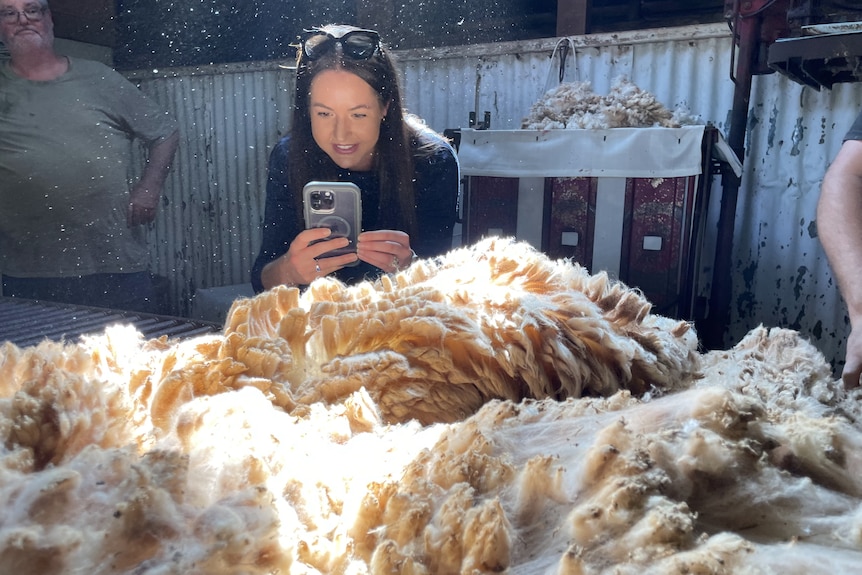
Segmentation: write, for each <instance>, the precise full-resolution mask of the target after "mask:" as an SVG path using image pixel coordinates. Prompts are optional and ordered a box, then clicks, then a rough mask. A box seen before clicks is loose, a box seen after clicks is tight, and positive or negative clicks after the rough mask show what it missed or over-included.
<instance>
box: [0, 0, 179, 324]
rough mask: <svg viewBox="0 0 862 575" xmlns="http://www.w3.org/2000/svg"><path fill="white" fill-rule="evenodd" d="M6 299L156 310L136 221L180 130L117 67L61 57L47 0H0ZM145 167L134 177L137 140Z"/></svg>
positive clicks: (0, 255)
mask: <svg viewBox="0 0 862 575" xmlns="http://www.w3.org/2000/svg"><path fill="white" fill-rule="evenodd" d="M0 40H2V41H3V43H4V44H5V45H6V47H7V48H8V50H9V53H10V55H11V59H10V60H8V61H5V62H0V271H2V273H3V295H5V296H10V295H11V296H18V297H28V298H35V299H49V300H59V301H66V302H70V303H78V304H85V305H97V306H102V307H116V308H124V309H137V310H141V311H155V309H154V307H153V294H152V286H151V284H150V281H149V273H148V271H147V268H148V251H147V246H146V241H145V229H144V226H143V224H147V223H149V222H152V221H153V219H154V218H155V211H156V208H157V206H158V203H159V200H160V198H161V195H162V190H163V187H164V182H165V178H166V176H167V173H168V170H169V169H170V163H171V161H172V159H173V157H174V154H175V152H176V148H177V144H178V141H179V135H178V132H177V126H176V123H175V121H174V120H173V119H172V118H171V117H170V116H169V115H168V114H167V113H166V112H165V111H163V110H160V109H159V108H158V107H157V106H155V104H154V103H153V102H152V101H151V100H149V99H148V98H146V97H145V95H144V94H143V93H142V92H141V91H140V90H139V89H138V88H137V87H135V86H134V85H133V84H131V83H130V82H129V81H127V80H126V79H125V78H124V77H123V76H121V75H120V74H118V73H117V72H116V71H114V70H113V69H111V68H109V67H107V66H104V65H103V64H100V63H98V62H92V61H89V60H82V59H77V58H69V57H65V56H62V55H59V54H57V53H56V52H55V50H54V47H53V43H54V42H53V40H54V35H53V22H52V19H51V12H50V9H49V8H48V6H47V3H46V2H45V0H0ZM138 141H139V142H142V143H143V144H144V146H145V147H146V148H147V152H148V153H147V163H146V166H145V168H144V170H143V174H142V176H141V178H140V180H138V181H137V182H133V181H132V178H131V176H132V174H133V173H134V171H135V170H134V168H135V166H134V165H133V164H132V161H133V160H132V158H133V145H136V142H138Z"/></svg>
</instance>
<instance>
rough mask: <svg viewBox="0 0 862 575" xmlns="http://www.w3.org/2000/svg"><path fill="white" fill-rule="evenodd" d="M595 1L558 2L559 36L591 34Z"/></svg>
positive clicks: (559, 0) (570, 0)
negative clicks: (591, 18) (591, 19)
mask: <svg viewBox="0 0 862 575" xmlns="http://www.w3.org/2000/svg"><path fill="white" fill-rule="evenodd" d="M592 9H593V0H557V36H582V35H584V34H589V33H590V11H592Z"/></svg>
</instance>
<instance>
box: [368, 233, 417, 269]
mask: <svg viewBox="0 0 862 575" xmlns="http://www.w3.org/2000/svg"><path fill="white" fill-rule="evenodd" d="M358 240H359V242H358V243H357V244H356V253H357V255H358V256H359V259H361V260H362V261H364V262H368V263H369V264H371V265H373V266H377V267H378V268H380V269H382V270H383V271H385V272H389V273H393V272H397V271H399V270H403V269H404V268H406V267H408V266H409V265H410V264H411V263H413V256H414V254H413V250H412V249H410V236H409V235H407V234H405V233H404V232H400V231H398V230H376V231H373V232H362V233H361V234H359V238H358Z"/></svg>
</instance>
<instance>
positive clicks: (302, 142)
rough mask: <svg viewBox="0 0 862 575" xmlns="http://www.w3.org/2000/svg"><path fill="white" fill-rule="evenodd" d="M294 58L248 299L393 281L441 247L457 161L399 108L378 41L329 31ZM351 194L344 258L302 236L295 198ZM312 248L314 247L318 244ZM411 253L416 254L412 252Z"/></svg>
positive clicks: (388, 60)
mask: <svg viewBox="0 0 862 575" xmlns="http://www.w3.org/2000/svg"><path fill="white" fill-rule="evenodd" d="M306 34H307V35H306V37H305V38H304V39H303V41H302V46H301V48H300V49H299V50H298V54H297V70H296V94H295V101H294V112H293V125H292V128H291V131H290V133H289V135H287V136H285V137H284V138H282V139H281V140H280V141H279V142H278V144H277V145H276V146H275V148H274V149H273V151H272V153H271V155H270V160H269V173H268V180H267V187H266V209H265V215H264V225H263V242H262V245H261V249H260V253H259V254H258V257H257V259H256V261H255V263H254V267H253V268H252V272H251V279H252V285H253V286H254V289H255V291H256V292H260V291H263V290H264V289H269V288H271V287H273V286H276V285H293V286H304V285H307V284H309V283H310V282H311V281H312V280H314V279H316V278H318V277H322V276H325V275H330V274H332V275H334V276H335V277H337V278H338V279H340V280H342V281H345V282H347V283H352V282H355V281H357V280H360V279H363V278H366V277H374V276H376V275H378V274H380V273H381V272H385V273H390V272H395V271H398V270H399V269H402V268H404V267H406V266H408V265H410V263H411V262H412V261H413V260H414V258H416V257H431V256H435V255H439V254H441V253H444V252H446V251H448V250H449V249H450V248H451V246H452V229H453V226H454V224H455V217H456V202H457V195H458V183H459V173H458V161H457V159H456V157H455V152H454V151H453V150H452V147H451V146H450V145H449V144H448V143H447V142H446V141H445V139H443V138H442V137H441V136H440V135H439V134H437V133H436V132H434V131H432V130H430V129H429V128H427V127H426V126H424V124H423V123H422V122H421V121H420V120H418V119H417V118H415V117H412V116H410V115H408V114H406V113H405V112H404V110H403V107H402V102H401V92H400V89H399V85H398V76H397V72H396V69H395V66H394V64H393V62H392V57H391V55H390V54H389V52H388V51H387V49H386V48H385V46H383V45H382V44H381V42H380V37H379V36H378V34H377V32H374V31H372V30H362V29H359V28H354V27H352V26H343V25H329V26H325V27H323V28H315V29H313V30H310V31H307V33H306ZM311 181H346V182H353V183H355V184H357V185H358V186H359V189H360V190H361V200H362V227H363V229H364V230H372V231H363V232H362V233H361V234H360V235H359V237H358V241H357V244H356V250H355V252H351V253H347V254H344V255H339V256H334V257H321V256H323V255H324V254H326V252H329V251H331V250H333V249H337V248H343V247H345V246H346V245H347V244H348V243H349V242H348V240H347V239H345V238H341V237H338V238H328V239H327V236H329V234H330V233H331V232H330V230H328V229H326V228H312V229H308V230H306V229H305V222H304V220H303V215H302V214H303V206H302V188H303V186H304V185H305V184H307V183H308V182H311ZM321 240H323V241H321ZM414 250H415V251H414Z"/></svg>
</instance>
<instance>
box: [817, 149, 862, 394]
mask: <svg viewBox="0 0 862 575" xmlns="http://www.w3.org/2000/svg"><path fill="white" fill-rule="evenodd" d="M817 233H818V235H819V236H820V242H821V243H822V244H823V249H824V250H825V251H826V255H827V257H828V258H829V265H830V266H831V267H832V271H833V273H834V274H835V277H836V278H837V280H838V287H839V289H840V290H841V295H842V296H843V298H844V301H845V302H846V304H847V312H848V314H849V316H850V324H851V333H850V336H849V338H848V340H847V353H846V358H845V364H844V373H843V374H842V378H843V380H844V385H845V387H848V388H851V387H856V386H858V385H859V377H860V375H862V141H858V140H847V141H846V142H844V144H843V146H842V147H841V150H840V151H839V152H838V155H837V156H836V157H835V160H834V161H833V162H832V164H831V165H830V166H829V169H828V170H827V171H826V175H825V176H824V178H823V185H822V187H821V189H820V200H819V202H818V204H817Z"/></svg>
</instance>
